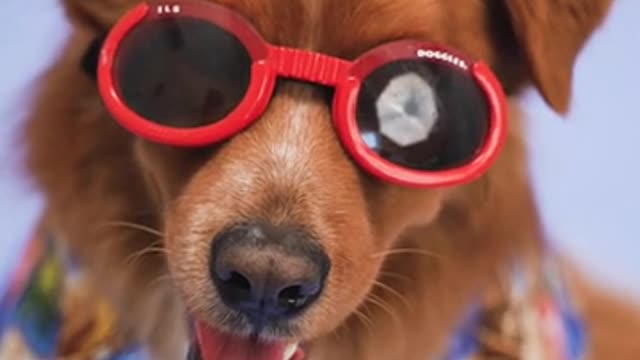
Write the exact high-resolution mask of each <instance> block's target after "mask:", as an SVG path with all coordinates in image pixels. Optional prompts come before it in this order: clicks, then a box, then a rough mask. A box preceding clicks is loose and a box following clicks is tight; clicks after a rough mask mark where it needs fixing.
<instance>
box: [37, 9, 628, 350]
mask: <svg viewBox="0 0 640 360" xmlns="http://www.w3.org/2000/svg"><path fill="white" fill-rule="evenodd" d="M203 2H205V1H204V0H203V1H201V2H200V3H203ZM207 3H215V4H216V6H220V7H223V8H224V9H226V10H225V11H232V12H233V13H234V14H236V15H237V16H239V17H242V18H243V19H244V20H243V21H247V22H248V23H249V24H251V26H253V27H254V28H255V30H256V32H257V33H258V34H259V35H260V36H261V37H262V38H264V39H266V41H268V42H269V43H271V44H275V45H277V46H284V47H288V48H292V49H299V50H304V51H314V52H316V53H319V54H322V56H332V57H334V58H339V59H344V60H345V61H347V60H353V59H356V58H358V57H359V56H361V55H362V54H364V53H366V52H367V51H369V50H371V49H373V48H375V47H376V46H380V45H382V44H385V43H389V42H392V41H402V40H407V39H412V40H416V41H428V42H432V43H437V44H442V45H444V46H447V47H449V48H452V49H457V50H459V51H461V52H463V53H465V54H469V56H471V57H473V58H475V59H481V60H482V61H483V62H485V63H486V64H488V66H489V68H490V69H491V70H492V71H493V73H495V76H496V78H497V79H498V80H499V82H500V84H501V88H502V89H503V91H504V93H505V94H506V95H507V99H508V102H507V108H506V114H507V117H508V121H509V126H508V132H507V133H506V135H505V137H506V140H505V141H504V145H503V147H502V150H501V151H500V153H499V155H498V157H497V159H496V160H495V162H494V163H492V164H491V166H490V167H489V168H488V169H487V170H486V171H484V172H483V173H482V174H481V176H479V177H478V178H477V179H474V180H473V181H470V182H468V183H460V184H451V185H450V186H436V187H432V188H420V189H418V188H415V187H411V186H402V185H401V184H394V183H393V182H389V181H384V180H381V179H379V178H377V177H375V176H371V174H370V173H368V172H367V171H364V170H363V169H362V166H360V165H359V164H358V163H357V162H355V161H353V159H352V157H351V156H350V155H349V154H348V153H347V152H346V151H345V149H344V148H343V146H342V145H341V141H340V140H339V138H338V135H337V133H336V129H335V128H334V126H333V125H332V117H333V116H332V113H331V105H330V103H329V102H328V101H327V99H330V98H331V96H332V95H333V94H331V93H330V91H329V94H327V90H326V89H324V88H322V87H321V86H316V85H311V84H308V83H304V82H299V81H293V80H287V79H278V80H277V81H276V82H277V83H276V85H275V90H274V94H273V96H272V97H271V98H270V99H269V101H268V104H266V109H265V110H264V111H263V112H262V113H261V114H260V115H259V116H257V119H256V120H255V121H254V122H253V123H252V124H251V125H250V126H247V127H246V128H244V129H243V130H242V131H240V132H238V133H237V134H234V135H233V136H230V137H228V138H226V139H224V140H222V141H217V142H211V143H210V144H208V145H206V146H198V147H180V146H172V145H167V144H162V143H158V142H156V141H151V140H149V139H145V138H143V137H140V136H136V135H135V134H133V133H132V132H131V131H128V130H127V129H125V128H124V127H123V126H120V125H119V124H118V123H117V122H116V121H114V118H113V114H112V113H111V112H109V111H108V110H107V107H106V106H105V103H104V98H103V97H101V96H100V91H99V88H98V84H97V82H96V79H95V78H92V77H91V76H88V75H87V73H86V71H83V69H82V65H81V64H82V62H83V59H84V58H85V57H86V54H87V49H89V48H91V46H92V43H93V42H94V41H95V39H96V38H98V37H100V36H102V35H103V34H105V33H107V32H108V31H109V30H110V29H111V28H112V27H113V26H114V25H115V24H116V23H117V22H118V21H119V19H121V18H122V17H123V16H124V14H125V13H126V12H127V11H129V10H130V9H132V8H133V7H134V6H136V5H137V4H138V2H137V1H133V0H92V1H86V0H62V5H63V7H64V9H65V10H66V13H67V15H68V18H69V19H70V21H71V23H72V24H73V33H72V35H71V36H70V38H69V39H68V41H67V43H66V46H65V47H64V49H63V51H62V52H61V53H60V55H59V57H58V59H57V61H56V62H55V64H53V65H52V66H51V68H50V69H49V70H48V71H47V73H46V74H45V75H44V76H43V78H42V81H41V84H40V87H39V89H38V92H37V94H36V96H35V100H34V103H33V109H32V111H31V114H30V116H29V118H28V121H27V124H26V127H25V136H24V143H25V147H26V160H25V161H26V164H27V167H28V169H29V172H30V173H31V174H32V176H33V179H34V181H35V183H36V184H37V186H38V187H39V188H40V189H42V191H43V193H44V195H45V198H46V204H47V206H46V212H45V214H44V218H43V226H42V228H43V229H44V230H45V231H47V232H50V233H52V234H54V235H55V238H56V239H57V241H59V242H60V244H62V245H63V246H65V247H67V248H69V249H70V251H71V252H72V253H73V255H74V256H75V257H76V258H77V259H78V261H79V262H80V263H81V264H82V265H83V266H84V267H86V269H87V271H88V273H89V275H90V277H91V279H92V281H93V283H95V284H98V285H99V286H97V291H100V292H101V295H104V296H106V297H107V298H108V299H109V301H110V303H111V304H112V305H113V308H114V309H115V311H116V321H115V323H116V324H117V327H118V334H119V335H120V337H121V338H123V339H126V340H127V341H128V342H130V343H141V344H145V345H146V346H148V348H149V349H150V352H151V354H152V358H153V359H170V360H175V359H183V358H185V352H186V350H185V343H186V342H188V341H190V340H191V339H192V338H193V336H194V334H193V331H194V330H193V328H192V320H193V319H195V321H196V322H197V323H198V324H200V325H199V327H198V329H199V330H202V329H203V328H208V329H209V330H207V331H205V333H204V335H203V332H202V331H198V329H197V330H196V333H198V334H199V339H200V344H201V345H202V344H204V343H206V342H207V341H208V340H207V337H209V338H210V337H216V336H217V338H218V340H217V341H221V340H220V338H225V339H227V340H226V341H228V342H229V344H230V345H228V347H233V346H235V345H234V344H235V343H240V344H241V345H243V346H245V345H246V346H245V347H246V348H245V349H244V350H233V351H236V352H238V354H240V352H242V351H245V352H247V353H246V354H245V355H238V354H235V355H231V351H232V350H227V353H225V352H224V351H222V352H218V354H219V355H218V356H219V357H220V358H225V359H227V358H228V359H236V358H238V359H240V358H242V359H245V358H254V359H270V358H301V356H302V355H301V354H302V352H304V354H305V355H304V356H305V358H309V359H318V360H322V359H327V360H328V359H367V360H375V359H381V360H383V359H400V358H401V359H416V360H417V359H439V358H442V356H443V354H446V349H447V348H448V344H449V343H450V342H451V340H452V337H454V335H453V334H456V331H457V330H456V329H457V328H458V327H459V324H460V323H461V321H462V320H461V319H463V318H464V314H466V313H467V310H468V308H469V306H470V304H472V303H473V302H474V301H477V300H478V299H480V300H479V303H480V304H481V307H482V308H487V309H490V310H493V309H496V308H505V307H507V308H508V306H506V305H505V304H509V303H511V302H513V301H512V300H513V299H511V298H510V294H511V292H510V291H509V290H505V286H504V285H505V284H508V283H510V280H508V279H510V278H511V276H512V273H513V272H512V266H513V265H514V264H516V263H517V264H518V265H519V266H521V267H522V268H523V269H524V270H523V271H524V273H526V274H534V273H535V274H537V273H540V272H543V271H544V270H543V269H544V264H545V261H546V260H545V259H547V258H548V257H549V256H548V255H547V254H548V253H549V252H550V250H549V249H548V244H547V241H546V236H545V232H544V228H543V226H542V224H541V222H540V219H539V216H538V210H537V208H536V204H535V201H534V198H533V195H532V191H531V184H530V180H529V177H528V173H527V164H526V150H525V144H524V130H523V124H522V122H523V120H522V115H521V113H520V111H519V107H518V104H517V98H518V95H519V94H521V93H522V91H523V90H524V89H526V88H528V87H529V86H533V87H535V88H536V89H537V90H538V92H539V93H540V94H541V95H542V96H543V98H544V99H545V101H546V102H547V103H548V105H549V106H550V107H551V108H552V109H553V110H555V111H557V112H559V113H565V112H566V111H567V110H568V109H569V107H570V100H571V84H572V68H573V65H574V62H575V60H576V57H577V56H578V54H579V53H580V51H581V49H582V47H583V45H584V44H585V42H586V41H587V40H588V39H589V38H590V35H591V34H592V33H593V32H594V31H595V30H596V29H597V28H598V27H599V26H600V25H601V24H602V22H603V20H604V19H605V18H606V15H607V13H608V11H609V8H610V6H611V0H592V1H580V0H563V1H553V0H447V1H444V0H417V1H416V0H413V1H408V0H339V1H337V0H324V1H320V0H318V1H316V0H313V1H302V0H290V1H287V2H286V3H285V2H278V1H264V0H235V1H230V0H215V1H209V2H207ZM157 4H158V6H159V7H158V11H160V12H162V11H165V10H166V11H168V12H170V11H174V9H175V8H174V7H173V6H174V5H175V4H178V5H177V6H179V5H180V4H183V2H179V1H178V2H175V4H174V3H171V4H169V3H166V4H165V3H157ZM200 5H201V6H205V5H202V4H200ZM154 6H155V3H154ZM178 9H179V8H178ZM236 15H234V16H236ZM155 60H157V62H160V61H161V60H162V59H161V58H160V57H158V58H157V59H155ZM155 60H154V61H152V62H149V63H147V65H146V66H148V67H149V69H153V67H154V63H155V62H156V61H155ZM101 61H102V60H101ZM149 71H152V70H149ZM229 71H232V69H230V70H229ZM233 76H236V75H235V74H234V75H233ZM230 81H239V80H236V79H235V78H232V79H231V80H230ZM327 95H329V96H327ZM557 262H558V264H559V265H558V268H559V270H558V271H559V273H561V274H562V276H563V277H564V279H565V281H564V282H565V283H566V284H567V291H568V293H569V294H570V297H571V301H572V304H573V308H575V313H576V314H577V316H578V317H579V318H580V319H582V320H583V321H584V324H585V325H584V328H585V329H586V331H585V333H586V334H587V336H586V338H585V339H586V340H585V344H586V349H585V354H586V356H587V358H588V359H616V360H624V359H636V358H638V356H640V346H639V345H637V342H634V341H633V339H632V334H637V333H638V332H640V314H639V312H638V310H637V309H635V308H634V306H633V305H632V304H628V303H625V302H624V301H623V300H620V299H619V298H617V297H616V296H614V295H611V294H610V293H609V291H607V290H606V289H601V288H599V287H598V286H596V285H594V284H592V283H591V282H590V281H589V279H587V278H586V277H584V276H583V275H581V274H580V271H579V270H578V269H576V268H575V267H574V266H573V265H571V262H570V260H567V259H565V258H564V257H563V256H558V261H557ZM219 264H222V265H219ZM229 268H230V269H231V270H233V269H241V271H237V272H234V271H231V270H229ZM243 274H244V275H243ZM247 274H249V275H247ZM265 274H267V275H265ZM299 276H303V277H304V278H305V279H306V280H305V281H306V283H304V284H303V285H305V286H306V285H307V283H309V282H310V283H311V287H310V288H313V290H308V291H307V290H301V289H306V288H305V287H304V286H303V287H302V288H301V287H298V288H295V287H288V288H286V289H289V291H290V292H293V294H290V296H288V297H285V300H286V304H289V305H282V304H280V303H278V304H280V305H277V304H276V305H270V307H269V310H270V311H271V310H273V311H279V310H281V307H282V306H285V308H286V309H293V308H295V309H298V308H299V309H302V310H301V312H299V313H296V314H295V315H290V316H276V317H277V321H276V320H274V322H277V324H276V325H273V326H272V324H271V323H268V324H264V323H261V326H260V327H257V326H255V324H256V322H252V321H251V320H252V319H253V318H254V317H255V314H253V313H251V312H250V311H243V310H239V309H240V308H239V307H238V306H239V305H238V304H237V303H235V302H234V301H229V300H228V299H229V298H230V297H233V296H240V297H242V295H238V291H241V290H242V289H243V288H244V289H245V290H246V288H247V287H251V286H258V285H259V286H263V287H266V288H268V287H269V286H275V285H273V283H274V282H275V283H277V285H278V286H280V285H282V286H285V285H292V284H294V282H293V280H292V279H294V278H296V277H299ZM216 277H218V279H217V281H218V282H221V283H222V285H220V283H216V281H214V280H212V278H216ZM265 277H270V278H269V279H266V280H265ZM256 279H258V280H256ZM269 281H270V282H271V283H269ZM229 284H231V285H229ZM256 284H258V285H256ZM270 284H271V285H270ZM228 286H231V287H235V288H234V289H229V288H228ZM506 288H507V289H508V288H509V286H508V285H507V286H506ZM286 289H285V290H286ZM234 291H236V293H235V294H236V295H233V294H231V293H234ZM264 291H267V290H264ZM305 291H307V293H305ZM230 294H231V295H230ZM278 296H280V295H278ZM278 299H280V297H279V298H278ZM291 304H293V305H291ZM278 306H281V307H280V308H279V307H278ZM286 306H293V308H291V307H286ZM260 311H266V310H265V309H264V308H262V310H260ZM489 313H491V311H484V312H481V314H482V316H483V319H484V318H486V319H489V318H490V316H489V315H488V314H489ZM263 315H264V314H263ZM503 315H504V314H503V313H501V314H500V316H499V317H500V319H502V320H497V321H496V323H499V324H501V325H499V326H498V325H496V327H500V326H505V325H504V322H505V320H504V319H505V318H504V316H503ZM78 316H81V315H78ZM483 321H484V323H483V324H484V325H483V326H484V327H483V329H484V330H483V331H482V332H480V331H478V332H477V333H474V334H473V335H474V336H473V337H474V338H475V339H476V340H478V341H477V343H478V344H480V345H478V346H480V347H482V346H484V347H485V348H484V350H481V351H478V352H477V353H476V355H474V356H475V357H473V358H474V359H498V358H500V359H503V358H504V359H512V358H517V359H562V358H563V357H557V358H556V357H552V356H551V355H540V353H537V354H538V355H535V354H536V353H535V352H529V353H527V352H526V351H524V350H521V347H518V346H521V345H513V344H511V342H513V343H514V344H519V343H526V342H527V341H528V340H527V339H528V338H527V336H524V335H523V334H525V333H526V331H523V332H522V333H520V334H519V335H518V334H516V335H514V336H511V337H509V339H511V340H513V338H515V339H516V340H513V341H511V340H509V341H505V337H504V336H502V337H500V336H498V338H497V339H496V338H495V337H492V333H491V332H490V331H489V332H487V331H488V330H487V329H488V328H489V326H488V325H486V324H488V323H490V322H491V321H489V320H483ZM203 324H204V325H203ZM485 325H486V326H485ZM256 329H257V330H256ZM485 330H487V331H485ZM489 330H490V329H489ZM494 330H495V329H494ZM506 332H508V331H506ZM497 333H500V331H497ZM212 334H213V335H212ZM523 336H524V340H523V339H522V338H521V337H523ZM245 338H249V340H242V339H245ZM209 340H211V339H209ZM552 340H553V339H552ZM552 340H551V344H553V341H552ZM243 341H244V343H243ZM273 343H277V344H282V346H281V347H280V348H278V350H277V351H278V354H277V355H267V354H266V352H270V351H276V350H274V347H273V346H267V345H265V344H273ZM487 344H489V345H487ZM285 345H286V346H287V348H286V349H284V346H285ZM512 345H513V346H512ZM196 347H197V346H196ZM551 347H553V346H551ZM267 348H268V349H267ZM543 348H545V346H543ZM546 348H549V347H546ZM514 349H515V350H514ZM202 350H204V345H203V346H202ZM261 351H262V352H264V353H260V352H261ZM291 351H295V353H296V354H297V355H293V357H291V356H292V355H291ZM195 352H198V350H196V351H195ZM203 352H204V351H203ZM249 352H252V353H251V354H249ZM285 352H286V354H285ZM523 354H529V355H523ZM530 354H534V355H530ZM205 360H208V359H205Z"/></svg>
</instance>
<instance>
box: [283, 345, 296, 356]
mask: <svg viewBox="0 0 640 360" xmlns="http://www.w3.org/2000/svg"><path fill="white" fill-rule="evenodd" d="M296 350H298V344H296V343H293V344H289V346H287V348H286V349H285V350H284V356H283V359H282V360H290V359H292V358H293V355H295V353H296Z"/></svg>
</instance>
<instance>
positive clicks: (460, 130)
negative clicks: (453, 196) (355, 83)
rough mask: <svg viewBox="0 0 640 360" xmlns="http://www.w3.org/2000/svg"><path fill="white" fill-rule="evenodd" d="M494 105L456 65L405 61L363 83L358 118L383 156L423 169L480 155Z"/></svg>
mask: <svg viewBox="0 0 640 360" xmlns="http://www.w3.org/2000/svg"><path fill="white" fill-rule="evenodd" d="M488 112H489V109H488V106H487V104H486V101H485V98H484V95H483V93H482V91H481V90H480V89H479V87H478V85H477V84H476V83H475V81H474V80H473V78H471V76H469V75H468V74H466V73H464V72H462V71H459V70H456V69H455V68H453V67H451V66H450V65H445V64H440V63H431V62H424V61H420V60H403V61H396V62H392V63H389V64H386V65H384V66H382V67H380V68H379V69H377V70H375V71H374V72H373V73H372V74H371V75H369V76H368V77H367V78H366V79H365V80H364V82H363V84H362V88H361V90H360V94H359V97H358V108H357V122H358V126H359V128H360V132H361V136H362V139H363V141H364V142H365V143H366V144H367V146H368V147H369V148H371V149H372V150H374V151H375V152H377V153H378V154H379V155H380V156H382V157H383V158H385V159H387V160H389V161H391V162H393V163H396V164H398V165H402V166H405V167H409V168H413V169H418V170H444V169H448V168H453V167H457V166H461V165H464V164H465V163H467V162H469V161H470V160H471V159H473V158H474V156H475V154H476V151H477V150H478V149H479V148H480V147H481V145H482V144H483V142H484V139H485V135H486V133H487V128H488V123H487V118H488Z"/></svg>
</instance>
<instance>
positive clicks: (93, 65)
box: [80, 33, 107, 80]
mask: <svg viewBox="0 0 640 360" xmlns="http://www.w3.org/2000/svg"><path fill="white" fill-rule="evenodd" d="M106 38H107V33H104V34H100V35H98V36H96V38H95V39H93V40H92V41H91V43H90V44H89V47H88V48H87V50H86V52H85V53H84V55H83V56H82V59H81V60H80V68H81V69H82V71H83V72H84V73H85V74H87V75H88V76H89V77H91V79H93V80H96V79H97V76H98V61H100V51H101V50H102V45H103V44H104V41H105V39H106Z"/></svg>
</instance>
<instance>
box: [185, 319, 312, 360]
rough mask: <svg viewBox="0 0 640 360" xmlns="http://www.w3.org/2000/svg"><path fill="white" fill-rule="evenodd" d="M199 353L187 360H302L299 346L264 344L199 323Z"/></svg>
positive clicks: (283, 343) (293, 344)
mask: <svg viewBox="0 0 640 360" xmlns="http://www.w3.org/2000/svg"><path fill="white" fill-rule="evenodd" d="M195 327H196V336H197V345H196V346H197V349H192V350H191V352H190V358H189V359H188V360H218V359H224V360H249V359H251V360H302V359H303V358H304V354H303V352H302V349H301V348H300V346H299V344H298V343H295V342H294V343H286V342H263V341H260V340H256V339H253V338H245V337H241V336H234V335H231V334H227V333H224V332H222V331H219V330H217V329H215V328H213V327H211V326H208V325H206V324H204V323H201V322H196V326H195Z"/></svg>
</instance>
